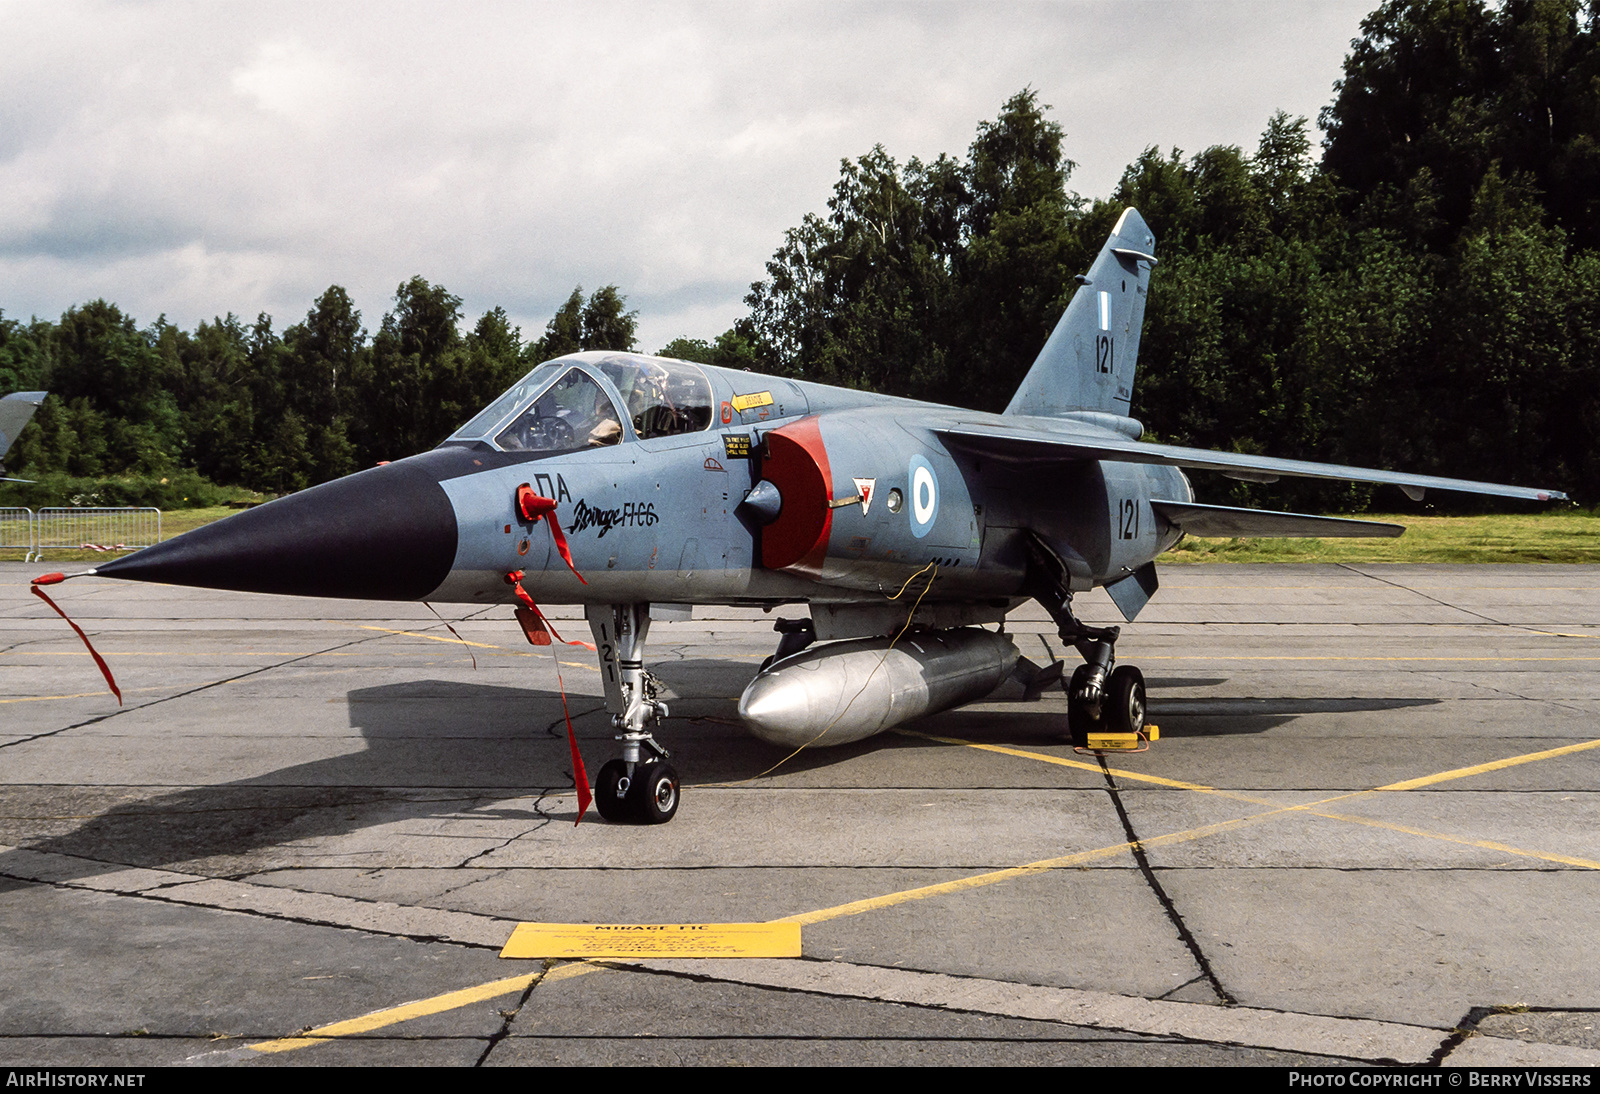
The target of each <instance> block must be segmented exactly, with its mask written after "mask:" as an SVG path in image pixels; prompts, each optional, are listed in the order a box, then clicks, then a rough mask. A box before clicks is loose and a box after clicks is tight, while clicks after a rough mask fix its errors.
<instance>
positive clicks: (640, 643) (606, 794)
mask: <svg viewBox="0 0 1600 1094" xmlns="http://www.w3.org/2000/svg"><path fill="white" fill-rule="evenodd" d="M585 615H586V616H587V617H588V620H589V629H590V630H591V631H592V632H593V633H594V642H595V651H596V653H597V654H598V655H599V657H600V674H601V678H602V680H603V682H604V685H605V691H606V709H607V710H608V711H610V712H611V724H612V725H613V726H615V727H616V728H617V731H618V732H617V738H616V739H617V740H618V741H621V742H622V757H621V758H620V759H615V760H609V761H607V762H606V764H605V765H604V766H603V767H601V768H600V773H599V776H598V777H597V778H596V779H595V792H594V796H595V807H596V808H597V809H599V811H600V815H601V816H602V817H604V818H605V819H606V820H608V821H611V822H612V823H615V824H665V823H667V822H668V821H669V820H671V819H672V818H673V817H674V816H675V815H676V814H677V812H678V800H679V797H680V789H681V784H680V782H679V779H678V771H677V769H676V768H674V767H673V766H672V765H671V764H670V763H668V762H667V759H668V756H669V753H668V752H667V750H666V749H665V748H663V747H661V745H660V744H659V743H658V742H657V741H656V739H655V735H654V734H653V733H652V732H651V730H650V728H649V726H652V725H657V724H659V723H660V721H661V719H663V718H665V717H667V714H668V711H667V704H666V703H663V702H662V701H661V700H660V699H658V698H657V696H656V680H655V678H654V677H653V676H651V675H650V674H649V673H648V672H646V671H645V668H644V642H645V636H646V635H647V634H648V633H649V631H650V605H648V604H613V605H610V606H591V607H589V608H587V609H586V610H585ZM647 754H648V758H646V755H647Z"/></svg>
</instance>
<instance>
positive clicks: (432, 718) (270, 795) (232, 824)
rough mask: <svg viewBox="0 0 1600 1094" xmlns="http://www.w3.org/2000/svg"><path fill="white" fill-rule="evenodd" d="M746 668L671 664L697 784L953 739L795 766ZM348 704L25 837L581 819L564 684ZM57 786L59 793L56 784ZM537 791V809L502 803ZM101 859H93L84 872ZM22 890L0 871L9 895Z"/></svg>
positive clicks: (583, 731)
mask: <svg viewBox="0 0 1600 1094" xmlns="http://www.w3.org/2000/svg"><path fill="white" fill-rule="evenodd" d="M751 668H752V666H751V665H750V664H749V663H748V662H746V661H732V660H721V661H716V660H700V661H679V662H670V661H669V662H666V663H664V664H663V666H662V671H661V672H660V675H661V677H662V679H663V682H665V683H666V684H667V685H668V687H669V689H670V692H671V694H670V695H669V699H670V702H671V707H672V716H671V717H670V718H669V719H668V721H667V724H666V725H665V727H664V731H663V733H662V739H663V741H664V742H665V743H667V745H668V747H669V748H671V749H672V752H673V761H674V763H675V764H676V765H677V766H678V767H679V770H681V771H683V772H685V774H686V776H687V778H688V786H689V788H690V789H691V791H692V788H693V786H694V785H695V784H701V785H704V784H707V783H738V782H742V781H745V780H750V779H752V778H753V777H755V776H758V775H760V774H762V773H763V772H765V771H767V770H768V769H769V768H772V767H773V765H774V764H776V763H778V762H779V761H780V760H782V761H783V764H782V766H781V768H780V769H779V771H778V772H777V777H790V778H792V777H795V776H803V775H805V774H806V773H807V772H811V771H816V770H820V769H825V768H828V767H831V766H835V765H839V764H844V763H848V762H850V761H851V760H853V759H856V758H858V757H862V756H868V755H870V754H872V753H875V752H879V751H883V750H902V749H926V748H947V747H950V746H948V745H945V744H943V743H939V742H932V741H928V740H926V739H923V738H921V737H919V736H915V735H908V734H896V733H888V734H883V735H880V736H877V737H873V738H869V739H868V740H865V741H861V742H858V743H856V744H852V745H845V746H842V747H837V748H829V749H816V750H806V751H802V752H800V753H799V754H798V755H794V756H792V757H789V758H788V759H784V757H785V756H786V754H787V750H785V749H781V748H775V747H773V746H771V745H767V744H764V743H762V742H760V741H758V740H756V739H754V738H753V737H751V736H749V735H748V734H747V733H746V732H745V731H744V729H743V728H742V727H741V726H740V725H739V722H738V714H737V699H736V696H737V694H738V691H739V690H740V689H741V688H742V687H743V684H744V682H746V681H747V680H748V679H749V676H750V674H751ZM1220 682H1222V681H1219V680H1210V679H1207V680H1198V679H1184V680H1181V681H1180V680H1176V679H1174V680H1164V681H1155V680H1152V681H1151V684H1152V688H1153V689H1154V688H1155V687H1159V686H1161V685H1166V686H1207V685H1211V684H1214V683H1220ZM1053 698H1054V699H1056V700H1059V696H1055V697H1053ZM346 699H347V707H348V711H349V719H350V725H351V726H352V727H353V728H355V729H357V730H359V732H360V734H361V737H362V738H363V740H364V742H365V745H366V747H365V748H363V749H361V750H359V751H354V752H350V753H347V754H345V755H340V756H333V757H330V758H326V759H318V760H313V761H310V762H308V763H303V764H296V765H293V766H290V767H286V768H282V769H279V770H276V771H272V772H269V773H267V774H264V775H259V776H255V777H252V778H247V779H240V780H238V781H235V782H229V783H222V784H217V785H212V786H202V787H193V788H189V789H184V790H178V791H174V792H170V793H165V794H158V795H154V796H152V797H148V798H143V799H139V800H129V795H128V793H127V792H126V791H122V790H107V791H105V792H104V793H105V797H104V798H102V799H101V800H102V802H104V801H109V800H111V799H112V798H113V796H115V797H116V798H118V799H120V800H118V801H117V802H116V804H112V805H111V806H110V808H108V809H106V810H105V811H104V812H102V813H100V814H99V815H96V816H93V817H92V818H91V819H89V820H88V821H87V822H85V823H83V824H82V825H80V826H79V827H77V828H75V829H73V830H71V831H69V832H63V833H59V834H56V835H51V836H46V837H44V838H42V839H41V838H30V837H29V836H26V835H24V836H23V838H21V839H19V840H18V841H17V842H19V843H20V844H21V845H23V846H25V847H27V848H29V849H31V850H35V851H43V852H50V853H55V854H61V855H70V856H75V857H78V858H82V859H88V860H92V861H93V862H95V863H104V864H108V865H109V864H116V865H119V866H139V867H146V868H152V869H172V870H177V871H179V872H183V873H195V874H204V875H208V876H230V875H241V874H248V873H251V872H255V871H259V870H264V869H272V868H275V867H278V866H285V865H305V864H306V863H305V862H304V860H303V859H301V858H296V857H294V856H293V855H290V856H288V860H287V861H286V860H285V856H284V855H282V854H277V853H273V852H272V849H273V848H277V847H280V846H282V845H284V844H289V843H294V842H299V841H308V840H317V839H322V838H328V837H337V836H344V835H349V834H351V833H355V832H359V831H361V830H363V829H366V828H370V827H373V826H375V825H378V824H396V823H404V822H407V821H413V820H415V821H437V820H438V819H440V818H443V817H449V816H452V815H460V814H462V813H463V812H465V811H467V810H470V811H471V812H472V816H473V817H474V818H476V819H525V820H527V821H528V822H529V823H530V824H539V823H548V822H557V823H559V822H563V821H564V822H566V823H571V821H572V820H573V819H574V815H573V807H572V799H571V798H570V796H562V797H560V798H558V799H556V802H555V803H552V804H556V808H555V809H554V810H551V809H549V808H546V807H544V806H543V804H541V803H540V802H539V801H538V799H539V798H540V797H542V796H543V795H544V794H545V793H552V792H553V793H556V794H564V792H566V791H569V790H570V788H571V786H572V767H571V759H570V754H569V752H568V748H567V743H566V731H565V724H564V722H563V720H562V714H561V697H560V695H559V694H558V693H556V692H552V691H544V690H539V689H531V688H515V687H505V686H502V685H494V684H472V683H461V682H454V681H439V680H419V681H412V682H408V683H404V684H392V685H385V686H381V687H372V688H359V689H356V690H353V691H351V692H349V693H348V694H347V696H346ZM569 702H570V705H571V710H572V716H573V725H574V727H575V729H576V732H577V734H578V737H579V741H580V744H581V746H582V748H583V752H584V756H585V762H586V764H587V765H588V767H589V773H590V777H591V778H592V777H593V774H594V772H595V771H596V770H598V769H599V766H600V764H601V763H603V762H604V761H605V760H606V759H607V758H609V757H610V756H611V755H612V754H613V751H614V745H613V743H612V740H611V736H612V728H611V725H610V720H609V717H608V716H607V715H606V714H605V712H604V710H603V708H602V707H601V706H600V703H599V701H598V698H597V697H596V696H592V695H574V696H569ZM1435 702H1437V700H1433V699H1348V698H1344V699H1321V698H1309V699H1233V698H1168V699H1165V700H1159V701H1157V702H1155V703H1153V704H1152V720H1157V721H1158V722H1159V724H1160V725H1161V727H1162V735H1163V737H1168V738H1171V737H1186V736H1187V737H1200V736H1221V735H1233V734H1255V733H1262V732H1265V731H1267V730H1269V729H1272V728H1275V727H1277V726H1281V725H1285V724H1287V723H1289V722H1292V721H1294V720H1295V719H1296V718H1298V717H1300V716H1302V715H1305V714H1311V713H1339V712H1355V711H1379V710H1392V709H1397V708H1402V707H1414V706H1426V705H1430V704H1433V703H1435ZM1060 705H1061V704H1060V702H1059V701H1054V702H1043V703H1033V702H1025V701H1024V700H1023V699H1022V696H1021V688H1020V686H1017V685H1014V684H1008V685H1006V686H1005V687H1004V688H1002V689H1001V690H1000V691H999V692H997V693H996V694H995V695H994V696H991V697H990V698H989V699H988V700H985V701H984V703H983V704H982V706H983V707H984V708H986V709H975V708H971V707H969V708H965V709H959V710H953V711H947V712H945V713H943V714H939V715H935V716H934V717H931V718H926V719H922V720H920V721H918V722H913V723H911V724H910V725H908V726H907V727H906V728H907V729H909V730H912V731H916V732H920V733H927V734H932V735H937V736H947V737H960V738H963V739H968V740H974V741H984V742H991V743H1006V744H1009V745H1013V746H1022V747H1043V746H1059V745H1061V744H1062V743H1063V735H1064V731H1065V724H1064V723H1065V718H1064V717H1063V715H1062V713H1061V711H1060V709H1059V708H1060ZM996 706H1001V707H1002V709H1000V710H996V709H995V707H996ZM753 785H759V783H755V784H753ZM48 792H53V793H57V794H59V790H58V789H57V788H50V791H48ZM37 793H38V794H39V795H40V800H39V801H37V802H34V803H25V808H27V811H28V812H30V813H32V814H34V815H37V816H50V815H52V814H54V815H61V814H62V813H64V812H66V811H67V809H68V808H70V809H71V810H72V811H74V812H78V813H84V812H89V811H91V810H93V809H96V808H99V807H100V806H99V805H97V804H96V802H95V801H94V797H95V795H96V794H97V793H99V791H98V790H97V789H95V788H87V787H79V788H74V789H73V790H71V791H69V794H70V796H71V800H70V803H69V802H68V801H67V799H66V798H65V797H58V798H57V799H55V800H47V799H46V798H45V797H44V796H43V795H44V794H46V793H47V791H45V790H42V789H41V790H40V791H38V792H37ZM530 797H531V798H533V799H534V802H532V803H518V804H516V805H514V806H504V807H502V806H499V805H498V803H501V802H507V801H509V800H512V799H527V798H530ZM590 816H591V818H592V819H593V820H594V821H596V822H599V823H604V822H600V821H599V819H598V817H595V816H594V814H592V813H591V814H590ZM585 823H588V821H586V822H585ZM7 857H8V856H7V855H6V854H0V873H3V872H5V860H6V858H7ZM342 864H347V863H342ZM95 869H96V868H95V867H92V866H88V865H86V866H85V871H84V872H85V873H89V872H91V871H93V870H95ZM10 887H12V884H11V883H7V882H5V881H3V880H0V890H4V889H6V888H10Z"/></svg>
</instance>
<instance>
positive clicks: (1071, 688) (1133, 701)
mask: <svg viewBox="0 0 1600 1094" xmlns="http://www.w3.org/2000/svg"><path fill="white" fill-rule="evenodd" d="M1066 578H1067V571H1066V566H1065V565H1064V564H1063V563H1062V562H1061V559H1060V558H1059V557H1058V556H1057V555H1056V553H1055V552H1054V551H1052V550H1051V549H1050V548H1049V547H1048V546H1047V545H1046V544H1045V543H1043V542H1042V541H1041V540H1040V539H1039V538H1038V537H1037V536H1033V535H1030V536H1029V537H1028V576H1027V592H1028V593H1029V595H1031V596H1032V597H1033V598H1034V599H1035V600H1037V601H1038V602H1039V604H1040V605H1041V606H1042V607H1043V608H1044V610H1045V611H1047V612H1049V613H1050V618H1051V620H1053V621H1054V622H1055V625H1056V634H1057V635H1058V636H1059V637H1060V638H1061V640H1062V641H1063V642H1065V643H1067V644H1068V645H1070V646H1072V647H1073V648H1075V649H1076V650H1077V651H1078V653H1079V654H1081V655H1082V656H1083V664H1081V665H1079V666H1078V667H1077V669H1075V670H1074V671H1073V673H1072V677H1071V679H1069V680H1067V681H1066V682H1065V683H1064V684H1063V685H1062V686H1063V688H1064V689H1065V691H1066V693H1067V731H1068V733H1069V734H1070V735H1071V737H1072V743H1073V744H1074V745H1076V746H1077V747H1079V748H1088V747H1091V746H1090V737H1091V735H1095V736H1097V737H1098V738H1099V739H1100V740H1099V744H1100V745H1101V746H1103V747H1111V748H1117V749H1124V748H1126V749H1132V748H1135V747H1138V742H1139V739H1140V738H1141V737H1143V736H1144V735H1145V687H1144V674H1143V673H1142V672H1140V671H1139V670H1138V669H1137V668H1135V667H1133V666H1132V665H1121V666H1119V665H1117V639H1118V638H1119V637H1120V636H1121V634H1122V628H1121V627H1091V626H1089V625H1088V624H1086V623H1084V622H1083V621H1082V620H1081V619H1079V618H1078V617H1077V616H1075V615H1073V614H1072V590H1071V588H1070V587H1069V583H1068V581H1067V580H1066ZM1152 728H1154V727H1152Z"/></svg>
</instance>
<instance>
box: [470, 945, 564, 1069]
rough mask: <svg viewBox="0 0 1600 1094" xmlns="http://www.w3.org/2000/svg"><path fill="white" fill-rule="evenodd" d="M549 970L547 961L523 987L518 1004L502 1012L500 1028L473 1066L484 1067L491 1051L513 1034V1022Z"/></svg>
mask: <svg viewBox="0 0 1600 1094" xmlns="http://www.w3.org/2000/svg"><path fill="white" fill-rule="evenodd" d="M549 971H550V962H549V961H546V962H545V964H544V969H543V970H542V971H541V972H540V973H539V975H538V976H536V977H534V979H533V983H531V984H529V985H528V986H527V987H526V988H524V989H523V992H522V994H521V995H520V996H519V997H518V998H517V1003H516V1006H514V1007H511V1008H509V1009H507V1010H503V1011H501V1012H500V1018H501V1022H500V1028H499V1029H497V1030H495V1031H494V1032H493V1033H491V1034H489V1043H488V1044H486V1045H484V1046H483V1053H482V1055H480V1056H479V1057H478V1061H477V1063H475V1064H473V1065H472V1066H473V1067H482V1066H483V1065H484V1063H485V1062H486V1061H487V1060H488V1059H489V1053H491V1052H493V1051H494V1050H495V1047H496V1046H497V1045H499V1044H500V1042H501V1041H504V1040H505V1039H506V1038H507V1037H509V1036H511V1024H512V1023H513V1022H515V1021H516V1020H517V1015H519V1014H521V1013H522V1008H523V1007H525V1006H527V1005H528V1000H529V999H530V998H532V996H533V989H534V988H537V987H538V986H539V985H540V984H542V983H543V982H544V978H545V975H546V974H547V973H549Z"/></svg>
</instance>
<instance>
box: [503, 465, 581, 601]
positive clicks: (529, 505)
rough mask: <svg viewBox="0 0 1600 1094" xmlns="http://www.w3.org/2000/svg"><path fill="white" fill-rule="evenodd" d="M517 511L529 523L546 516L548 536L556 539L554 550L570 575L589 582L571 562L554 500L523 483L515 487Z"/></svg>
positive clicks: (534, 522) (570, 555)
mask: <svg viewBox="0 0 1600 1094" xmlns="http://www.w3.org/2000/svg"><path fill="white" fill-rule="evenodd" d="M517 513H518V514H519V515H520V516H521V517H522V519H523V520H525V521H527V522H528V523H529V524H538V523H539V521H540V520H541V519H544V518H546V517H548V518H549V520H550V538H551V539H553V540H555V541H556V550H557V551H558V552H559V553H560V555H561V561H563V562H565V563H566V564H567V569H569V570H571V571H572V576H574V577H576V578H577V579H578V580H579V581H582V582H583V583H584V584H585V585H587V584H589V582H588V581H587V580H586V579H585V578H584V576H583V575H582V574H580V573H578V568H577V567H576V566H574V565H573V564H572V551H571V550H570V549H568V547H567V537H566V533H564V532H562V531H561V524H560V522H559V521H557V520H556V500H555V499H554V498H547V497H544V496H542V495H540V494H535V493H534V492H533V487H532V486H531V485H530V484H528V483H523V484H522V485H521V486H519V487H517Z"/></svg>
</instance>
